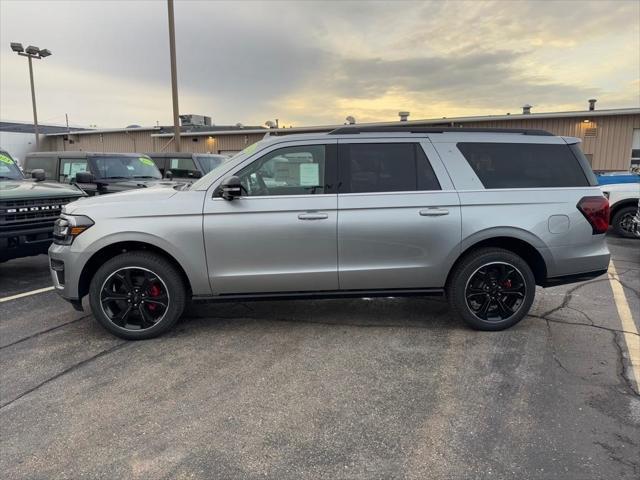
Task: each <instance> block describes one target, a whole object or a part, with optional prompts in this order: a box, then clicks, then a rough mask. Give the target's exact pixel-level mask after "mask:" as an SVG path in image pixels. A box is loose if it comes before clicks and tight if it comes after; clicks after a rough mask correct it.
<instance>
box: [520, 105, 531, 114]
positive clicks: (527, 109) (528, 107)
mask: <svg viewBox="0 0 640 480" xmlns="http://www.w3.org/2000/svg"><path fill="white" fill-rule="evenodd" d="M530 113H531V105H529V104H528V103H525V104H524V105H523V106H522V114H523V115H529V114H530Z"/></svg>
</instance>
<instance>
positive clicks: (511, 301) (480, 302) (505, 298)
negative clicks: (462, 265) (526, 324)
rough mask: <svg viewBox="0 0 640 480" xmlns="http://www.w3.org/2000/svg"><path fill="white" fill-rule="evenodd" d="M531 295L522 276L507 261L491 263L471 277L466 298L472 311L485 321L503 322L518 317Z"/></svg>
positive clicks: (466, 290)
mask: <svg viewBox="0 0 640 480" xmlns="http://www.w3.org/2000/svg"><path fill="white" fill-rule="evenodd" d="M526 294H527V287H526V283H525V281H524V277H523V276H522V273H520V271H519V270H518V269H517V268H516V267H514V266H513V265H510V264H508V263H505V262H492V263H487V264H485V265H483V266H481V267H480V268H478V269H477V270H476V271H475V272H474V273H473V274H472V275H471V277H470V278H469V281H468V282H467V285H466V288H465V298H466V301H467V306H468V307H469V310H470V311H471V312H472V313H473V315H475V316H476V317H478V318H479V319H481V320H485V321H490V322H491V321H503V320H507V319H509V318H511V317H512V316H513V315H515V314H516V313H517V312H518V310H520V307H522V304H523V302H524V299H525V297H526Z"/></svg>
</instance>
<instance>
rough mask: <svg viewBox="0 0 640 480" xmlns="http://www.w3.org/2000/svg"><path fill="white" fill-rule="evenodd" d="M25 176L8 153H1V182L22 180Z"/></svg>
mask: <svg viewBox="0 0 640 480" xmlns="http://www.w3.org/2000/svg"><path fill="white" fill-rule="evenodd" d="M23 178H24V176H23V175H22V172H21V171H20V169H19V168H18V166H17V165H16V163H15V162H14V161H13V158H11V156H10V155H9V154H8V153H7V152H0V180H22V179H23Z"/></svg>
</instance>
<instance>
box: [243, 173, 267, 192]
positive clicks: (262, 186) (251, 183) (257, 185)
mask: <svg viewBox="0 0 640 480" xmlns="http://www.w3.org/2000/svg"><path fill="white" fill-rule="evenodd" d="M241 183H242V186H243V187H244V189H245V191H246V192H247V194H250V195H257V196H259V195H269V189H268V188H267V184H266V183H265V181H264V178H262V175H261V174H260V172H253V173H252V174H250V175H247V176H246V177H244V178H243V179H242V180H241Z"/></svg>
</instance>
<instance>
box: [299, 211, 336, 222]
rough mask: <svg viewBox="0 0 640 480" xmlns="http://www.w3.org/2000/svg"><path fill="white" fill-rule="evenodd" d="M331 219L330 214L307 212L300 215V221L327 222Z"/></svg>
mask: <svg viewBox="0 0 640 480" xmlns="http://www.w3.org/2000/svg"><path fill="white" fill-rule="evenodd" d="M327 218H329V214H328V213H320V212H307V213H300V214H298V219H299V220H326V219H327Z"/></svg>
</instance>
